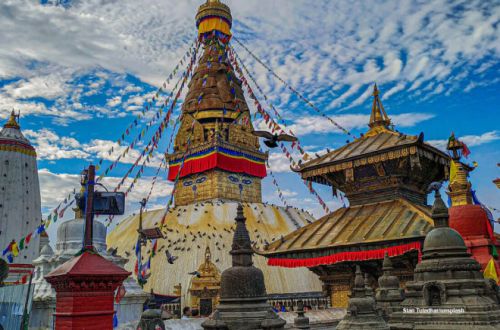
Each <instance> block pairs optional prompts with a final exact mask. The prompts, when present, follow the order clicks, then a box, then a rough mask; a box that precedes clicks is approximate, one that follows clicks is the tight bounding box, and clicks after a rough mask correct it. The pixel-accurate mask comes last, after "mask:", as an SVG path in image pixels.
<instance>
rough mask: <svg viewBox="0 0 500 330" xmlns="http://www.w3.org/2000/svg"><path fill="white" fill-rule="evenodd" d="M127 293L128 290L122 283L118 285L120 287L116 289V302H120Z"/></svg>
mask: <svg viewBox="0 0 500 330" xmlns="http://www.w3.org/2000/svg"><path fill="white" fill-rule="evenodd" d="M126 293H127V290H125V287H124V286H123V284H122V285H120V286H119V287H118V289H117V290H116V296H115V302H116V303H117V304H119V303H120V301H121V300H122V298H123V297H125V294H126Z"/></svg>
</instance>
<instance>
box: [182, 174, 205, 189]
mask: <svg viewBox="0 0 500 330" xmlns="http://www.w3.org/2000/svg"><path fill="white" fill-rule="evenodd" d="M205 181H207V177H206V176H202V177H200V178H198V179H196V180H195V181H194V182H193V181H184V183H183V185H184V187H189V186H192V185H193V184H199V183H203V182H205Z"/></svg>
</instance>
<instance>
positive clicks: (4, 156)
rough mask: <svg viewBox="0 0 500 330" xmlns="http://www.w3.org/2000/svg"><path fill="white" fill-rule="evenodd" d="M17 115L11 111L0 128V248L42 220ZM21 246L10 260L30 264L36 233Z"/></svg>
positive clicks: (32, 159) (32, 161)
mask: <svg viewBox="0 0 500 330" xmlns="http://www.w3.org/2000/svg"><path fill="white" fill-rule="evenodd" d="M17 119H18V115H15V113H14V111H12V113H11V115H10V118H9V120H8V121H7V123H6V124H5V125H4V126H3V128H2V130H1V131H0V248H1V250H0V251H2V250H4V249H5V248H6V247H8V246H9V244H10V243H11V242H12V240H15V242H16V244H17V245H18V246H19V245H20V241H19V240H21V238H23V237H25V236H26V234H28V233H30V232H32V231H33V230H34V229H36V228H37V226H39V225H40V223H41V220H42V212H41V206H40V186H39V182H38V169H37V164H36V151H35V148H33V146H32V145H31V144H30V142H29V141H28V139H26V138H25V137H24V135H23V134H22V133H21V129H20V127H19V123H18V121H17ZM22 247H23V248H22V249H21V248H19V250H20V251H19V255H18V256H14V255H12V258H13V262H12V263H15V264H31V262H32V260H33V259H35V258H36V257H37V256H38V251H39V237H33V238H31V240H30V241H29V243H28V244H26V243H25V242H23V244H22ZM8 254H9V253H7V254H6V255H4V256H3V258H4V259H6V258H7V256H8Z"/></svg>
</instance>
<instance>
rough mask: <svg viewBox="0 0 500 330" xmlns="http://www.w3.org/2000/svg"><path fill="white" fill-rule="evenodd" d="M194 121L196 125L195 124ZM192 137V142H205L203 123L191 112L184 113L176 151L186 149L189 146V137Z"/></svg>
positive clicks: (175, 146) (176, 138)
mask: <svg viewBox="0 0 500 330" xmlns="http://www.w3.org/2000/svg"><path fill="white" fill-rule="evenodd" d="M193 121H194V127H193V128H191V127H192V126H193ZM190 138H191V144H192V145H197V144H200V143H203V142H205V136H204V130H203V125H201V124H200V123H199V122H198V121H197V120H196V119H194V118H193V116H191V115H190V114H186V113H185V114H183V118H182V123H181V126H180V127H179V131H178V132H177V136H176V137H175V144H174V151H175V152H177V151H184V150H185V149H186V146H187V141H188V139H190Z"/></svg>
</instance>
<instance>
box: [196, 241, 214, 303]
mask: <svg viewBox="0 0 500 330" xmlns="http://www.w3.org/2000/svg"><path fill="white" fill-rule="evenodd" d="M219 292H220V271H219V269H217V266H215V264H214V263H213V262H212V253H211V252H210V248H209V247H208V246H207V248H206V249H205V260H204V262H203V263H202V264H201V265H200V266H199V267H198V274H197V275H196V276H195V277H193V280H192V282H191V286H190V288H189V293H190V295H191V306H192V307H193V308H199V307H200V299H207V298H209V299H212V306H213V307H215V305H217V304H218V302H219Z"/></svg>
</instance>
